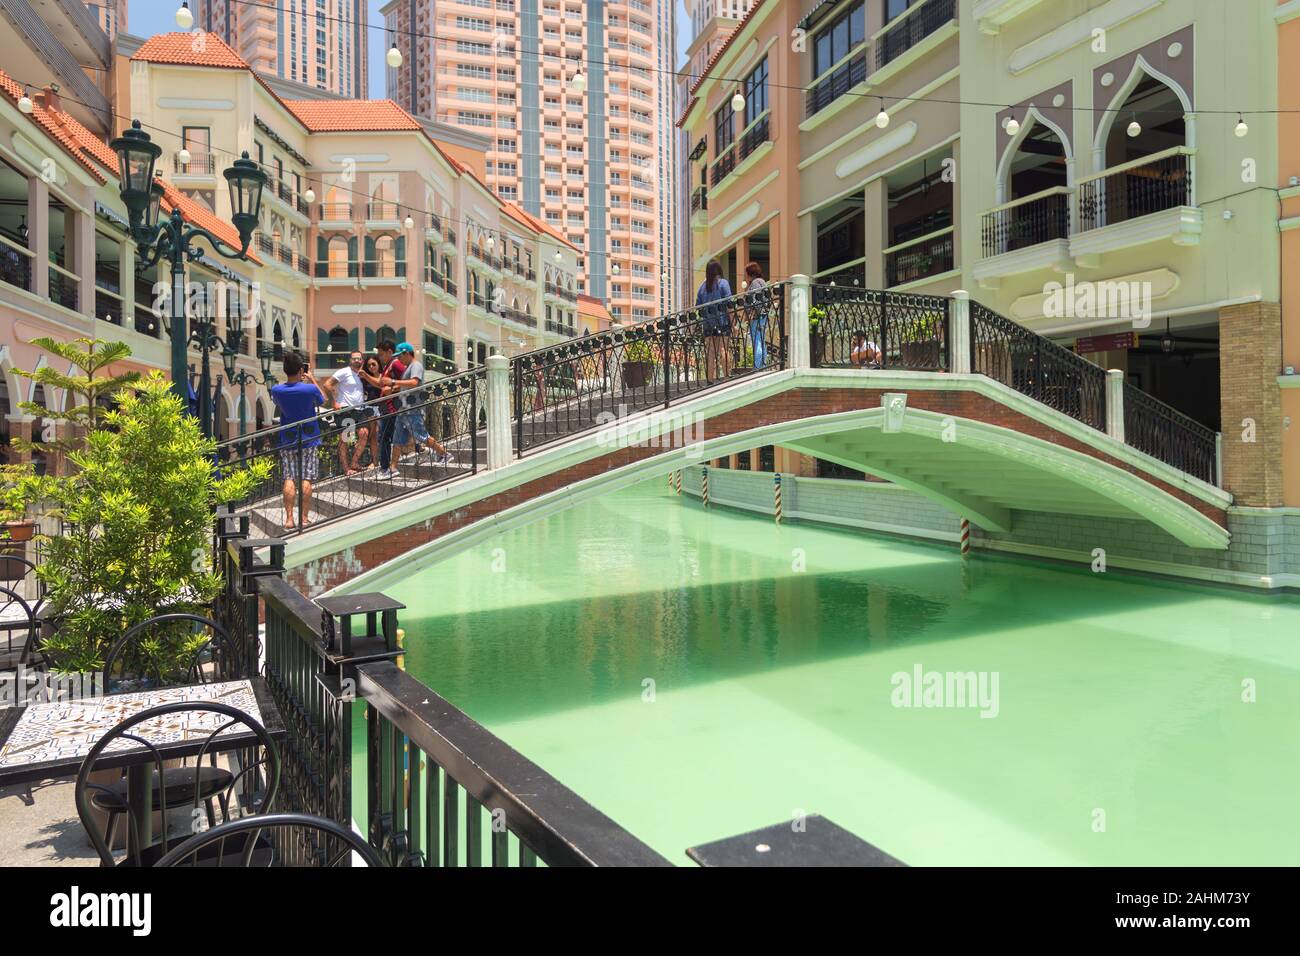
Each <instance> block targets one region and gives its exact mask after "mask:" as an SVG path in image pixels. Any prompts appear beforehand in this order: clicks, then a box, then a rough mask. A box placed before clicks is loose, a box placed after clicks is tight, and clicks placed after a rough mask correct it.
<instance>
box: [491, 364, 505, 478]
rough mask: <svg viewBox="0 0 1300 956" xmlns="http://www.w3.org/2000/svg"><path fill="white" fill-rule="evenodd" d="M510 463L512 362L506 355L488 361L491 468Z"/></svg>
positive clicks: (502, 466) (501, 466)
mask: <svg viewBox="0 0 1300 956" xmlns="http://www.w3.org/2000/svg"><path fill="white" fill-rule="evenodd" d="M509 463H510V360H509V359H507V358H506V357H505V356H504V355H489V356H488V359H487V466H488V469H489V470H491V469H493V468H504V467H505V466H506V465H508V464H509Z"/></svg>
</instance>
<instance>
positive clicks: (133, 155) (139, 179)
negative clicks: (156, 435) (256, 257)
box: [109, 120, 267, 437]
mask: <svg viewBox="0 0 1300 956" xmlns="http://www.w3.org/2000/svg"><path fill="white" fill-rule="evenodd" d="M109 146H110V147H111V148H112V150H113V152H115V153H117V158H118V166H119V173H120V178H121V182H122V189H121V197H122V203H123V205H125V206H126V210H127V215H128V217H129V220H130V224H131V237H132V238H133V239H134V240H135V242H136V245H138V246H140V247H141V248H142V252H143V255H142V257H141V259H140V261H139V263H138V265H137V268H138V269H141V270H143V269H148V268H150V267H151V266H153V265H154V264H156V263H157V262H158V261H159V260H160V259H162V258H163V257H164V256H166V257H167V259H168V260H169V261H170V262H171V266H172V293H171V342H172V363H171V364H172V388H173V390H174V391H175V392H176V393H177V394H178V395H180V396H181V398H182V399H186V398H187V396H186V394H185V382H186V376H187V366H188V362H187V354H188V353H187V349H188V346H189V343H190V339H191V337H190V334H189V330H188V328H187V327H186V323H185V263H186V262H187V261H188V260H190V259H195V258H198V257H199V255H200V253H199V250H198V247H196V246H194V245H193V242H194V241H195V240H196V239H204V240H206V241H207V243H208V245H210V246H211V247H212V251H213V252H215V253H216V254H217V255H219V256H222V257H223V258H226V259H244V260H247V259H248V243H249V241H250V240H251V239H252V238H253V230H254V229H255V228H257V221H258V214H259V213H260V212H261V208H262V189H263V188H264V187H265V186H266V181H267V177H266V173H265V172H263V171H262V169H261V167H259V166H258V165H257V163H255V162H253V161H252V160H251V159H249V158H248V153H244V154H243V156H241V157H240V158H239V159H237V160H235V162H234V164H233V165H232V166H231V167H230V168H229V169H227V170H225V171H224V173H223V175H224V176H225V177H226V183H227V185H228V186H229V188H230V209H231V216H230V221H231V222H232V223H233V224H234V226H235V229H236V231H237V232H238V233H239V242H240V245H239V248H238V249H236V248H235V247H233V246H231V245H229V244H228V243H226V242H224V241H223V240H221V239H219V238H217V237H216V236H214V235H212V233H210V232H208V231H207V230H206V229H203V228H201V227H199V226H193V225H191V226H189V227H188V228H187V227H186V225H185V220H184V218H183V217H182V216H181V211H180V209H179V208H177V207H173V208H172V211H171V215H170V216H168V217H167V218H166V219H165V220H160V212H159V210H160V207H161V203H162V195H163V188H162V184H161V183H160V182H158V181H157V180H156V179H155V178H154V166H155V164H156V163H157V161H158V157H159V156H161V155H162V149H161V148H160V147H159V146H158V145H157V144H156V143H154V142H151V141H150V139H149V134H148V133H146V132H145V131H144V130H143V129H141V128H140V121H139V120H135V121H133V122H132V123H131V128H130V129H128V130H126V131H124V132H123V133H122V135H121V136H119V137H117V138H116V139H115V140H113V141H112V142H111V143H110V144H109ZM195 331H196V333H197V335H198V345H199V347H200V349H201V350H202V352H203V386H204V389H205V391H206V388H207V384H208V380H209V371H208V352H209V351H211V350H212V349H213V348H214V347H216V346H214V344H213V343H214V340H215V341H216V342H220V340H219V339H216V336H215V335H214V334H213V331H212V327H211V322H210V321H209V322H204V323H199V327H198V328H196V330H195ZM209 400H210V396H207V395H205V396H204V398H203V403H204V404H207V403H208V401H209ZM201 419H202V424H203V432H204V434H205V435H207V436H209V437H211V435H212V422H211V420H210V416H208V415H206V414H204V415H202V416H201Z"/></svg>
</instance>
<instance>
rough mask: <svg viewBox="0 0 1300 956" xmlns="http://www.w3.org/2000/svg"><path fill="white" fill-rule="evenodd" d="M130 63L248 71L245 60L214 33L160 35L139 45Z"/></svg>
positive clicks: (197, 32) (198, 32)
mask: <svg viewBox="0 0 1300 956" xmlns="http://www.w3.org/2000/svg"><path fill="white" fill-rule="evenodd" d="M131 59H133V60H146V61H148V62H149V63H178V64H183V65H189V66H216V67H221V68H223V69H227V70H247V69H249V66H248V63H247V61H245V60H244V58H243V57H241V56H240V55H239V54H238V53H236V52H235V51H234V49H233V48H232V47H231V46H230V44H228V43H226V41H225V40H223V39H221V37H219V36H217V35H216V34H215V33H204V32H202V31H194V32H190V33H159V34H158V35H157V36H152V37H150V38H149V39H147V40H145V41H144V43H142V44H140V49H138V50H136V51H135V53H134V54H132V56H131Z"/></svg>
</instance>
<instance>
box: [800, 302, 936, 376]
mask: <svg viewBox="0 0 1300 956" xmlns="http://www.w3.org/2000/svg"><path fill="white" fill-rule="evenodd" d="M950 301H951V300H950V299H948V298H947V297H945V296H937V295H912V294H910V293H905V292H883V291H881V290H879V289H858V288H852V287H848V286H839V285H815V286H813V287H812V308H811V310H810V312H809V348H810V352H811V359H812V364H813V367H814V368H889V369H908V370H913V371H943V370H946V369H948V368H951V361H950V344H949V334H948V317H949V303H950Z"/></svg>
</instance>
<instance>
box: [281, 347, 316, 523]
mask: <svg viewBox="0 0 1300 956" xmlns="http://www.w3.org/2000/svg"><path fill="white" fill-rule="evenodd" d="M284 376H285V379H286V381H284V382H281V383H280V384H279V385H273V386H271V400H272V401H273V402H275V404H276V407H278V408H279V409H280V424H281V426H284V427H282V428H281V429H280V475H281V477H282V478H283V479H284V528H285V530H286V531H289V530H292V529H293V528H295V527H297V520H296V518H295V515H294V499H295V497H296V491H297V489H296V487H295V485H296V483H298V482H301V483H302V498H301V502H300V504H301V508H302V526H303V527H304V528H305V527H307V525H308V524H310V523H311V522H310V521H308V519H307V516H308V515H309V514H310V513H311V483H312V482H313V481H315V480H316V469H317V460H316V449H317V448H318V447H319V446H320V423H319V422H317V421H316V406H317V405H319V404H321V403H323V402H324V401H325V393H324V392H322V391H321V388H320V386H319V385H317V384H316V380H315V379H314V378H312V375H311V372H309V371H308V370H307V369H306V368H305V367H304V365H303V361H302V359H301V358H300V357H299V356H298V354H297V353H296V352H285V353H284ZM298 422H301V423H302V424H301V425H299V424H297V423H298ZM289 426H292V427H289Z"/></svg>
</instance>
